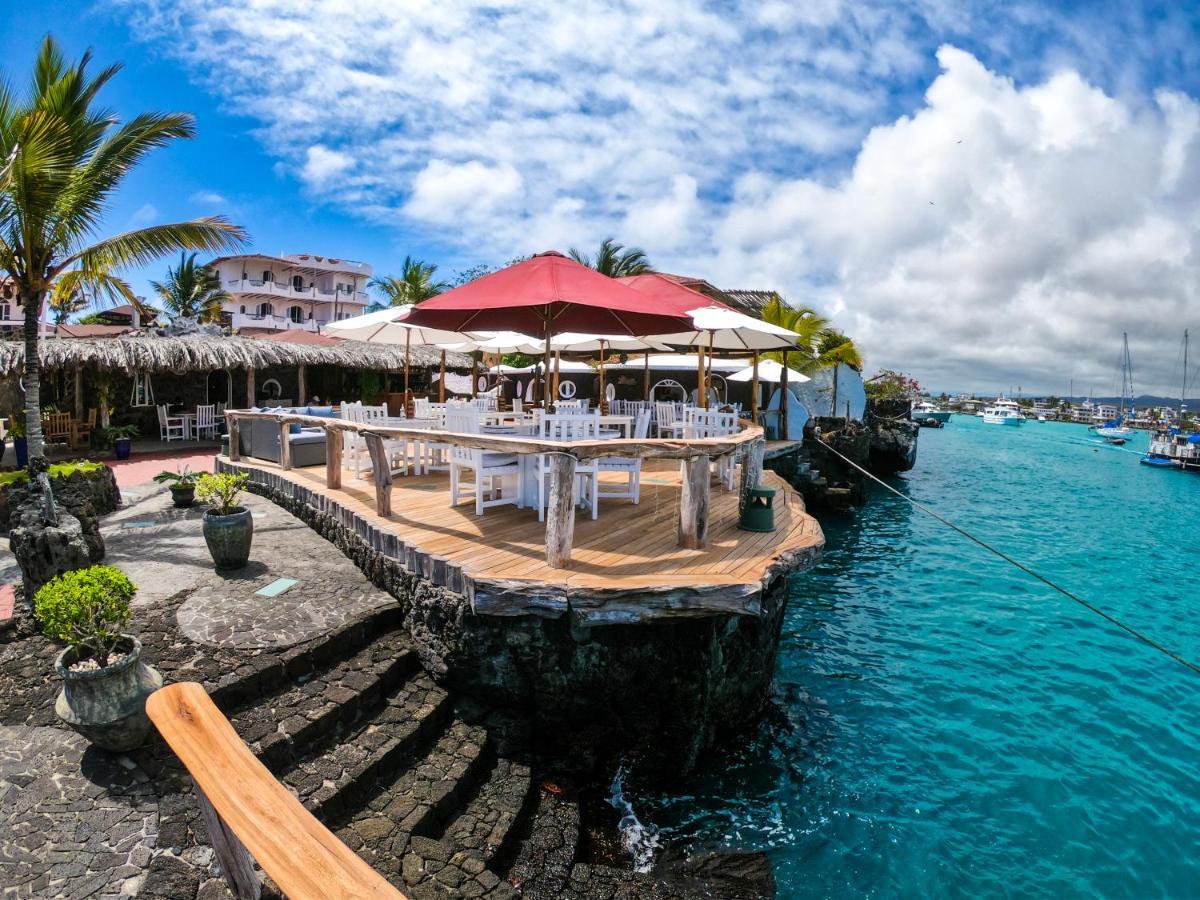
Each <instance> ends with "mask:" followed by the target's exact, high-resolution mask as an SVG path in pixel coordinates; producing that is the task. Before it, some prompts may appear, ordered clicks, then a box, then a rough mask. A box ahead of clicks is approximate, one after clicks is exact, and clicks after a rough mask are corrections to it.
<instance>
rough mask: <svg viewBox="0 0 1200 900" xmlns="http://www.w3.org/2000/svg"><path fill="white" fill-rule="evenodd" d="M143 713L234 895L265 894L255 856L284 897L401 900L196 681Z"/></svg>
mask: <svg viewBox="0 0 1200 900" xmlns="http://www.w3.org/2000/svg"><path fill="white" fill-rule="evenodd" d="M146 713H147V715H149V716H150V720H151V721H152V722H154V725H155V727H156V728H157V729H158V731H159V733H160V734H161V735H162V736H163V739H164V740H165V741H166V742H167V744H168V745H169V746H170V747H171V749H172V750H174V751H175V755H176V756H178V757H179V760H180V762H182V763H183V765H184V767H185V768H186V769H187V770H188V772H189V773H190V774H191V776H192V780H193V781H194V782H195V789H196V799H197V800H198V801H199V803H200V812H201V815H202V816H203V818H204V827H205V829H206V830H207V831H208V837H209V843H211V844H212V848H213V852H214V853H215V854H216V856H217V861H218V862H219V863H220V864H221V871H222V872H223V873H224V874H225V880H226V881H227V882H228V884H229V888H230V890H231V891H232V892H233V895H234V896H235V897H238V898H239V900H257V898H258V897H259V896H260V895H261V893H262V884H261V882H259V880H258V875H257V874H256V873H255V871H254V862H253V861H254V860H258V864H259V865H260V866H262V868H263V871H264V872H266V873H267V874H268V875H270V876H271V878H272V880H273V881H274V882H275V884H277V885H278V886H279V889H280V890H281V891H282V892H283V895H284V896H285V897H288V898H289V900H331V898H345V900H359V898H374V900H404V895H403V894H401V893H400V892H399V891H397V890H396V889H395V888H394V887H392V886H391V885H390V884H389V883H388V882H387V880H386V879H385V878H384V877H383V876H382V875H380V874H379V873H378V872H376V871H375V870H374V869H372V868H371V867H370V866H369V865H367V864H366V863H365V862H364V861H363V860H362V859H361V858H360V857H358V856H357V855H356V854H355V853H354V852H353V851H352V850H351V849H350V848H349V847H347V846H346V845H345V844H343V843H342V842H341V841H339V840H338V839H337V838H336V837H335V836H334V835H333V833H332V832H330V831H329V829H327V828H326V827H325V826H324V825H322V824H321V823H320V822H318V821H317V819H316V818H315V817H314V816H313V814H312V813H310V812H309V811H308V810H307V809H305V808H304V807H303V806H302V805H301V803H300V801H299V800H297V799H296V798H295V797H293V796H292V795H291V793H289V792H288V790H287V788H285V787H284V786H283V785H282V784H280V783H279V782H278V781H276V780H275V777H274V776H273V775H272V774H271V773H270V772H269V771H267V767H266V766H264V765H263V764H262V763H261V762H259V760H258V758H257V757H256V756H255V755H254V754H253V753H251V752H250V748H249V747H247V746H246V744H245V743H244V742H243V741H242V739H241V738H240V737H238V735H237V732H236V731H234V730H233V726H232V725H230V724H229V720H228V719H226V718H225V717H224V716H223V715H221V712H220V710H218V709H217V707H216V706H215V705H214V704H213V702H212V699H211V698H210V697H209V696H208V694H207V693H205V691H204V688H203V687H202V686H201V685H199V684H197V683H196V682H194V681H184V682H180V683H178V684H172V685H168V686H167V687H164V688H161V689H159V690H157V691H155V692H154V693H153V694H151V695H150V698H149V699H148V700H147V701H146Z"/></svg>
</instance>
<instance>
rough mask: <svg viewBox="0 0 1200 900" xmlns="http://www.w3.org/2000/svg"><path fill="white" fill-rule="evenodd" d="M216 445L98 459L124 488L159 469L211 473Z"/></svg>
mask: <svg viewBox="0 0 1200 900" xmlns="http://www.w3.org/2000/svg"><path fill="white" fill-rule="evenodd" d="M216 453H217V450H216V448H205V449H204V450H195V449H188V450H161V451H157V452H154V453H134V454H133V455H132V456H130V457H129V459H103V460H99V461H100V462H103V463H104V464H105V465H106V466H108V467H110V468H111V469H112V470H113V473H114V474H115V475H116V476H117V487H122V488H128V487H134V486H136V485H139V484H146V483H148V482H150V481H153V480H154V476H155V475H157V474H158V473H159V472H174V471H175V470H176V469H182V468H183V467H184V466H187V467H188V468H189V469H191V470H192V471H193V472H211V471H212V470H213V457H214V456H215V455H216Z"/></svg>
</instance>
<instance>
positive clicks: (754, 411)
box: [750, 350, 758, 424]
mask: <svg viewBox="0 0 1200 900" xmlns="http://www.w3.org/2000/svg"><path fill="white" fill-rule="evenodd" d="M750 421H751V422H754V423H755V424H757V423H758V351H757V350H755V351H754V378H753V385H752V386H751V388H750Z"/></svg>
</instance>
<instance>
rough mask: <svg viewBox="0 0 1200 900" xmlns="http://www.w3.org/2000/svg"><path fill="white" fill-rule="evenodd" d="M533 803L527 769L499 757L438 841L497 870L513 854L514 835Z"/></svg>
mask: <svg viewBox="0 0 1200 900" xmlns="http://www.w3.org/2000/svg"><path fill="white" fill-rule="evenodd" d="M536 800H537V794H536V793H535V791H534V790H533V779H532V777H531V775H530V771H529V766H527V765H525V764H524V763H520V762H517V761H515V760H512V759H505V758H499V759H497V760H496V762H495V765H493V766H492V770H491V771H490V772H489V773H488V774H487V777H486V778H485V779H483V780H482V781H481V782H480V785H479V790H478V791H476V793H475V796H474V797H472V798H471V799H470V800H469V802H467V804H466V805H465V806H463V808H462V809H461V810H460V811H459V812H458V814H457V815H456V816H455V817H454V818H453V819H451V820H450V822H449V824H447V825H446V828H445V830H444V831H443V832H442V834H441V839H442V841H443V842H445V843H446V844H449V845H450V846H451V847H453V848H454V849H455V850H457V851H463V850H465V851H469V852H470V853H471V854H473V855H475V856H477V857H478V858H479V859H482V860H483V862H484V863H486V864H487V865H488V866H489V867H491V868H494V869H501V868H503V867H504V866H505V865H506V863H507V862H508V861H509V860H510V859H511V858H512V856H513V855H514V854H515V851H516V844H517V833H518V831H519V830H520V828H521V826H523V825H524V823H525V820H526V819H527V818H528V817H529V816H530V815H531V814H532V812H533V808H534V805H535V803H536Z"/></svg>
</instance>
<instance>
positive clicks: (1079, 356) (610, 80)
mask: <svg viewBox="0 0 1200 900" xmlns="http://www.w3.org/2000/svg"><path fill="white" fill-rule="evenodd" d="M0 10H2V13H0V26H2V27H3V34H4V35H5V37H6V40H5V47H6V50H7V52H6V55H5V59H4V62H3V68H4V70H5V73H6V76H7V78H8V79H9V80H10V81H15V82H17V83H19V84H20V83H23V82H24V81H25V80H26V78H27V74H26V73H27V72H28V71H29V64H30V60H31V59H32V57H33V55H34V53H35V52H36V46H37V43H38V42H39V41H40V40H41V38H42V37H43V36H44V35H45V34H46V33H48V32H49V33H52V34H53V35H54V36H55V37H56V38H57V39H58V40H59V41H60V42H61V43H62V44H63V45H64V47H65V48H66V50H67V52H68V53H69V54H70V55H72V56H75V55H78V54H79V53H81V52H83V51H84V50H85V49H86V48H88V47H91V48H92V50H93V52H94V54H95V57H96V60H97V62H98V63H100V64H108V63H111V62H122V63H123V64H124V66H125V69H124V71H123V72H122V74H121V75H120V76H119V77H118V78H117V79H116V80H115V81H114V82H113V84H112V86H111V87H110V88H109V89H108V90H107V91H106V95H105V99H106V102H107V103H108V104H109V105H111V106H112V107H113V108H114V109H115V110H116V111H117V113H118V115H120V116H123V117H124V116H129V115H132V114H135V113H137V112H139V111H142V110H146V109H157V110H172V111H186V112H190V113H192V114H194V115H195V117H196V122H197V129H198V136H197V138H196V139H195V140H193V141H189V142H181V143H178V144H176V145H173V146H171V147H169V148H166V149H164V150H161V151H158V152H157V153H156V154H155V155H154V156H152V157H151V159H150V160H149V161H148V162H147V163H146V164H145V165H144V166H142V167H140V168H139V169H138V170H137V171H135V172H134V173H133V174H132V175H131V176H130V178H129V180H128V182H127V184H126V185H125V187H124V189H123V190H122V191H121V193H120V194H119V196H118V197H117V198H116V200H115V202H114V204H113V206H112V209H111V211H110V214H109V216H108V218H107V219H106V221H105V223H104V227H105V229H108V230H113V231H116V230H121V229H125V228H131V227H136V226H138V225H139V224H148V223H152V222H162V221H173V220H181V219H186V218H190V217H193V216H197V215H209V214H221V215H225V216H227V217H229V218H230V219H232V220H233V221H235V222H237V223H239V224H242V225H244V226H245V227H246V228H247V229H248V231H249V233H250V235H251V238H252V246H253V247H254V248H255V249H257V250H259V251H263V252H270V253H277V252H312V253H318V254H323V255H332V256H338V257H343V258H349V259H359V260H365V261H367V262H369V263H371V264H372V265H373V266H374V267H375V269H376V271H377V272H381V273H388V272H396V271H398V269H399V266H400V263H401V261H402V260H403V258H404V257H405V256H406V255H412V256H415V257H418V258H423V259H425V260H427V261H430V262H435V263H437V264H438V265H439V266H440V274H443V275H446V276H448V277H453V275H454V273H455V272H456V271H458V270H462V269H465V268H468V267H470V266H474V265H477V264H480V263H486V264H500V263H502V262H503V261H505V260H508V259H511V258H513V257H515V256H518V255H524V254H528V253H535V252H539V251H543V250H548V249H559V250H566V249H567V248H568V247H571V246H578V247H581V248H583V249H590V248H594V246H595V245H596V244H598V243H599V241H600V240H601V239H603V238H605V237H609V236H611V237H615V238H616V239H617V240H619V241H621V242H623V243H626V244H632V245H637V246H640V247H642V248H644V249H645V250H646V252H647V254H648V255H649V257H650V259H651V261H652V263H653V264H654V265H655V266H656V267H657V268H659V269H660V270H663V271H670V272H679V273H686V274H689V275H697V276H700V277H703V278H706V279H708V280H709V281H711V282H713V283H714V284H716V285H718V286H720V287H726V288H759V289H773V290H778V291H779V292H780V293H781V294H782V295H783V296H784V297H785V298H787V299H788V300H789V301H790V302H792V303H794V304H800V305H809V306H813V307H815V308H817V309H818V310H820V311H821V312H823V313H825V314H827V315H829V316H830V317H831V318H832V319H833V320H834V322H835V323H836V324H837V325H838V326H839V327H841V328H843V329H844V330H845V331H847V332H848V333H849V334H850V335H851V336H853V337H854V338H855V339H856V341H857V342H858V343H859V345H860V346H861V347H862V349H863V351H864V353H865V355H866V363H867V371H868V374H870V373H873V372H875V371H877V370H878V369H880V368H885V367H886V368H895V369H901V370H904V371H907V372H910V373H911V374H913V375H914V376H915V377H917V378H918V379H920V380H921V382H922V383H923V384H924V385H926V386H927V387H931V388H933V389H935V390H964V391H980V392H994V391H1002V390H1003V391H1008V390H1014V389H1016V388H1017V387H1020V388H1021V389H1022V390H1023V391H1024V392H1025V393H1027V394H1028V393H1038V392H1041V393H1057V394H1065V393H1066V392H1067V390H1068V385H1069V384H1070V383H1071V381H1072V380H1073V381H1074V386H1075V392H1076V394H1086V393H1087V392H1088V391H1089V390H1094V391H1095V393H1096V394H1097V395H1101V394H1111V393H1115V392H1116V389H1117V388H1118V386H1119V384H1120V372H1119V361H1120V356H1121V342H1122V334H1123V333H1128V336H1129V344H1130V352H1131V356H1132V359H1133V365H1134V379H1135V389H1136V391H1137V393H1139V394H1140V393H1151V392H1153V393H1160V394H1166V395H1174V394H1177V393H1178V391H1179V386H1180V381H1181V378H1182V368H1181V363H1180V352H1179V351H1180V345H1181V340H1182V335H1183V330H1184V329H1185V328H1188V327H1191V328H1193V329H1195V330H1196V334H1197V335H1198V336H1200V298H1198V291H1200V287H1198V285H1200V244H1198V234H1197V223H1198V222H1200V217H1198V216H1197V212H1198V211H1200V210H1198V207H1200V65H1198V63H1200V58H1198V57H1200V7H1197V6H1195V5H1193V4H1190V3H1186V2H1178V3H1172V4H1162V5H1159V4H1138V3H1134V2H1124V3H1106V2H1088V3H1059V4H1051V3H1028V4H1027V3H1022V2H1019V0H1017V2H1007V3H972V2H969V0H961V2H943V0H924V2H914V3H904V4H900V3H894V2H887V3H879V2H877V3H860V2H851V0H845V2H843V0H808V2H805V3H793V2H774V0H765V2H758V3H738V2H732V0H731V2H722V3H704V2H693V0H646V2H640V0H630V2H621V3H599V2H591V3H587V2H585V3H571V4H565V3H561V2H552V0H524V2H504V0H498V2H491V3H469V2H454V0H441V2H420V0H410V2H403V0H304V2H301V0H96V2H91V3H89V2H81V0H75V2H56V0H42V2H39V3H36V4H34V3H27V2H23V0H22V2H15V0H0ZM165 267H166V262H164V263H163V264H162V265H160V266H152V267H150V268H148V269H146V270H142V271H137V272H130V273H128V275H129V277H130V280H131V281H132V282H133V284H134V287H135V289H137V290H138V292H139V293H146V292H148V291H149V288H148V284H147V281H148V279H149V278H158V277H161V276H162V275H163V274H164V273H165ZM1195 350H1196V352H1195V353H1194V354H1193V355H1192V356H1193V359H1197V360H1200V342H1198V344H1197V346H1196V348H1195Z"/></svg>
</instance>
